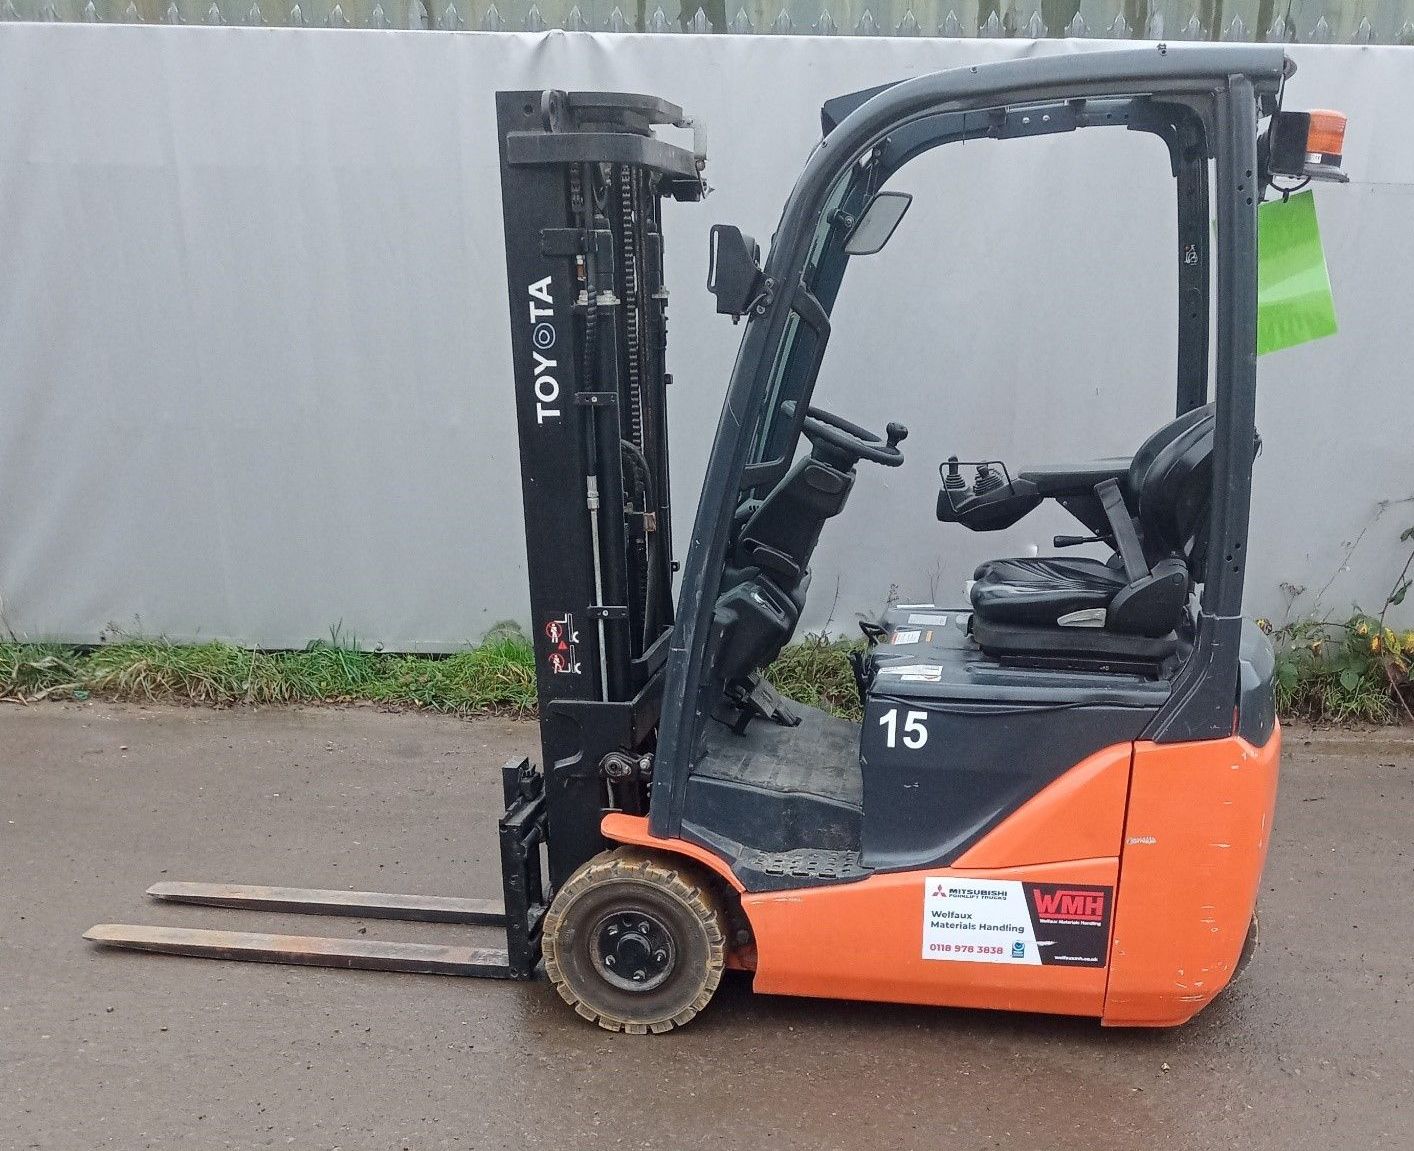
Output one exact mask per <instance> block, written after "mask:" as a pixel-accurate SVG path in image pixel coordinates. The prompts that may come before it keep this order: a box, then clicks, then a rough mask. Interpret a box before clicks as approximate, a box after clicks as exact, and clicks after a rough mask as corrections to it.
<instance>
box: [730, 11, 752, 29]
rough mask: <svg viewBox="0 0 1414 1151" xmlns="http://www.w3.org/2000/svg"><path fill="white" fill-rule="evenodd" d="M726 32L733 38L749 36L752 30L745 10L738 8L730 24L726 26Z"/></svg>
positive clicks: (749, 18)
mask: <svg viewBox="0 0 1414 1151" xmlns="http://www.w3.org/2000/svg"><path fill="white" fill-rule="evenodd" d="M727 31H728V32H730V33H732V35H734V36H750V35H751V33H752V32H753V31H754V29H753V28H752V27H751V17H750V16H748V15H747V14H746V9H745V8H738V9H737V10H736V15H735V16H733V17H732V18H731V23H729V24H728V25H727Z"/></svg>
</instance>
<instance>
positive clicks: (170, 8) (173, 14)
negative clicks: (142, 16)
mask: <svg viewBox="0 0 1414 1151" xmlns="http://www.w3.org/2000/svg"><path fill="white" fill-rule="evenodd" d="M50 7H51V8H52V7H53V5H52V4H51V5H50ZM162 22H163V23H164V24H180V23H181V22H182V10H181V9H180V8H178V7H177V0H172V2H171V3H170V4H168V5H167V11H166V12H164V13H163V14H162Z"/></svg>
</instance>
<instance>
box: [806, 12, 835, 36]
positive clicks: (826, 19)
mask: <svg viewBox="0 0 1414 1151" xmlns="http://www.w3.org/2000/svg"><path fill="white" fill-rule="evenodd" d="M810 31H812V32H814V33H815V35H817V36H833V35H834V34H835V33H836V32H837V31H839V29H838V28H837V27H836V26H835V18H834V17H833V16H831V15H830V12H829V9H825V10H823V11H822V12H821V13H820V19H818V20H816V21H815V23H814V25H812V27H811V29H810Z"/></svg>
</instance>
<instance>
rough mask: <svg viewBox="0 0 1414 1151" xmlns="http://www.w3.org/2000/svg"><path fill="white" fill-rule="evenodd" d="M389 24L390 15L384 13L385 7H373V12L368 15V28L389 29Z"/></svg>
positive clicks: (376, 5)
mask: <svg viewBox="0 0 1414 1151" xmlns="http://www.w3.org/2000/svg"><path fill="white" fill-rule="evenodd" d="M388 23H389V21H388V14H387V13H386V12H384V11H383V5H382V4H375V5H373V11H372V12H370V13H369V14H368V26H369V27H370V28H387V27H388Z"/></svg>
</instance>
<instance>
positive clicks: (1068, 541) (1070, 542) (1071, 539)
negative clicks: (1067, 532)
mask: <svg viewBox="0 0 1414 1151" xmlns="http://www.w3.org/2000/svg"><path fill="white" fill-rule="evenodd" d="M1104 543H1109V540H1107V539H1105V537H1104V536H1056V537H1055V538H1054V539H1053V540H1051V547H1053V548H1073V547H1079V546H1080V545H1081V544H1104Z"/></svg>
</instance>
